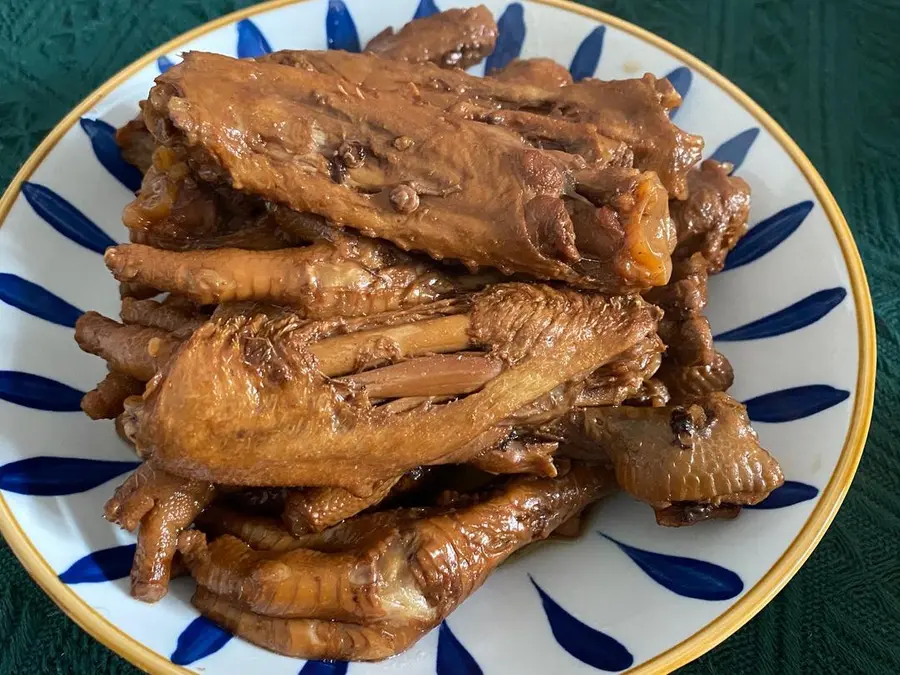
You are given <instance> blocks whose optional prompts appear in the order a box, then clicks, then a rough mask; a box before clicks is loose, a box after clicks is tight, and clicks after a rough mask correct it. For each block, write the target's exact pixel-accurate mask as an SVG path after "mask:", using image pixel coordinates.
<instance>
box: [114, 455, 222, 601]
mask: <svg viewBox="0 0 900 675" xmlns="http://www.w3.org/2000/svg"><path fill="white" fill-rule="evenodd" d="M214 495H215V487H214V486H213V485H212V484H210V483H204V482H199V481H191V480H185V479H183V478H178V477H177V476H172V475H170V474H167V473H165V472H164V471H160V470H159V469H155V468H153V467H152V466H150V465H149V464H146V463H145V464H142V465H141V466H140V467H139V468H138V470H137V471H135V472H134V473H133V474H131V476H129V477H128V478H127V479H126V480H125V482H124V483H123V484H122V485H120V486H119V487H118V488H117V489H116V492H115V494H114V495H113V496H112V498H111V499H110V500H109V501H108V502H107V503H106V506H105V507H104V516H105V517H106V519H107V520H109V521H111V522H114V523H116V524H118V525H120V526H121V527H123V528H124V529H126V530H128V531H129V532H133V531H134V530H135V529H137V528H138V527H140V531H139V532H138V542H137V551H136V552H135V554H134V562H133V564H132V567H131V595H132V596H134V597H135V598H137V599H138V600H143V601H144V602H156V601H157V600H159V599H161V598H162V597H163V596H165V594H166V593H167V592H168V590H169V578H170V575H171V571H172V558H173V557H174V555H175V550H176V547H177V544H178V535H179V534H180V533H181V531H182V530H183V529H184V528H186V527H188V526H189V525H190V524H191V523H192V522H193V521H194V518H196V517H197V515H198V514H199V513H200V512H201V511H202V510H203V509H204V508H205V507H206V505H207V504H209V502H210V501H212V498H213V496H214Z"/></svg>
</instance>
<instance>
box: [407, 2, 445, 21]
mask: <svg viewBox="0 0 900 675" xmlns="http://www.w3.org/2000/svg"><path fill="white" fill-rule="evenodd" d="M440 11H441V10H440V9H438V6H437V5H435V4H434V0H422V1H421V2H420V3H419V6H418V7H416V13H415V14H413V19H424V18H425V17H426V16H431V15H432V14H437V13H438V12H440Z"/></svg>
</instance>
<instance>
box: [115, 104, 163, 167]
mask: <svg viewBox="0 0 900 675" xmlns="http://www.w3.org/2000/svg"><path fill="white" fill-rule="evenodd" d="M116 144H117V145H118V146H119V150H120V152H121V153H122V159H124V160H125V161H126V162H128V163H129V164H132V165H134V166H136V167H137V168H138V169H140V170H141V173H146V172H147V169H149V168H150V164H151V163H152V157H153V150H154V149H155V148H156V140H155V139H154V138H153V136H152V134H151V133H150V132H149V131H148V130H147V125H146V124H144V117H143V115H138V116H137V117H136V118H135V119H133V120H131V121H130V122H127V123H126V124H125V125H124V126H122V127H120V128H119V129H117V130H116Z"/></svg>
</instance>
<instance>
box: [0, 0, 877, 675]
mask: <svg viewBox="0 0 900 675" xmlns="http://www.w3.org/2000/svg"><path fill="white" fill-rule="evenodd" d="M439 4H440V7H441V8H442V9H446V8H448V7H450V6H456V5H465V4H469V3H466V2H451V1H450V0H439ZM486 4H487V5H488V6H489V7H490V9H491V10H492V11H493V12H494V14H495V16H497V17H498V18H499V23H500V26H501V38H500V46H499V47H498V52H497V54H498V55H497V56H495V57H492V58H494V59H496V60H495V62H494V65H500V64H502V62H503V60H504V59H510V58H513V57H514V56H516V55H521V56H522V57H532V56H549V57H552V58H554V59H556V60H557V61H559V62H560V63H563V64H571V65H572V69H573V73H575V74H576V75H579V76H586V75H595V76H597V77H600V78H604V79H611V78H624V77H632V76H636V75H638V76H639V75H640V74H642V73H643V72H645V71H647V72H651V73H654V74H656V75H660V76H665V75H668V76H669V77H670V78H671V79H672V81H673V83H674V84H675V86H676V88H678V89H679V90H680V91H681V92H682V93H683V94H684V96H685V102H684V105H683V106H682V107H681V108H680V109H679V110H678V111H677V118H676V121H677V123H678V124H679V125H681V126H682V127H684V128H685V129H686V130H688V131H690V132H692V133H698V134H702V135H703V136H704V137H705V139H706V143H707V152H706V156H707V157H708V156H717V157H719V158H722V159H727V160H729V161H732V162H734V164H735V165H736V167H737V172H738V173H739V174H740V175H741V176H742V177H744V178H745V179H747V180H748V181H749V182H750V184H751V185H752V187H753V208H752V219H751V220H752V225H753V229H751V231H750V234H748V235H747V237H746V238H745V239H744V240H743V241H742V242H741V243H740V245H739V246H738V248H737V249H735V251H734V252H733V253H732V254H731V257H730V258H729V262H728V269H727V270H726V271H725V272H723V273H722V274H720V275H719V276H717V277H715V278H714V279H713V280H712V281H711V283H710V304H709V318H710V321H711V323H712V326H713V332H714V333H715V334H716V335H718V345H719V347H720V349H722V350H723V351H724V352H725V354H726V355H727V356H728V358H729V359H730V360H731V362H732V364H733V365H734V368H735V372H736V382H735V386H734V389H733V391H732V393H733V394H734V396H735V397H737V398H738V399H740V400H742V401H745V402H746V403H747V404H748V407H749V410H750V415H751V417H752V418H753V419H754V422H755V427H756V429H757V430H758V431H759V435H760V437H761V439H762V442H763V444H764V445H765V447H767V448H769V449H770V450H771V451H772V452H773V453H774V454H775V455H776V456H777V458H778V459H779V461H780V462H781V464H782V466H783V468H784V472H785V474H786V476H787V480H788V482H787V483H786V484H785V486H784V487H783V488H781V489H780V490H779V491H777V492H776V493H774V494H773V495H772V496H771V497H770V498H769V499H768V500H767V501H766V502H765V503H764V504H763V506H765V507H768V508H759V509H753V510H750V509H748V510H745V512H744V513H743V515H742V516H741V517H740V518H739V519H738V520H737V521H735V522H711V523H706V524H703V525H701V526H697V527H693V528H686V529H677V530H671V529H665V528H659V527H657V526H656V524H655V522H654V518H653V514H652V512H651V511H650V509H648V508H647V507H646V506H643V505H641V504H638V503H635V502H633V501H631V500H630V499H629V498H627V497H624V496H621V497H616V498H614V499H611V500H609V501H607V502H605V503H604V504H603V505H602V506H601V507H600V508H599V509H597V511H596V512H595V513H594V516H593V519H592V522H591V523H590V527H588V528H587V533H586V534H585V535H584V537H583V538H581V539H580V540H578V541H577V542H575V543H557V542H550V543H547V544H544V545H541V546H539V547H534V548H533V549H532V550H530V551H529V552H528V553H526V554H525V555H522V556H519V557H517V558H516V559H515V560H513V561H512V562H510V563H508V564H506V565H504V566H503V567H502V568H501V569H499V570H498V571H497V572H496V573H495V574H494V575H493V576H492V577H491V578H490V580H489V581H488V583H487V584H486V585H485V586H484V587H483V588H482V589H481V590H479V591H478V592H477V593H475V595H474V596H472V597H471V598H470V599H469V600H468V601H466V602H465V603H464V604H463V605H462V606H461V607H460V608H459V609H458V610H457V611H456V612H455V613H454V614H453V615H452V616H451V617H450V618H449V619H448V620H447V622H446V623H445V624H444V625H442V627H441V628H440V629H439V630H436V631H434V632H433V633H432V634H430V635H428V636H427V637H425V638H424V639H423V640H422V641H421V642H420V643H419V644H418V645H416V646H415V647H414V648H413V649H412V650H410V651H409V652H408V653H406V654H403V655H402V656H400V657H397V658H396V659H393V660H391V661H388V662H386V663H381V664H350V665H349V672H350V673H352V674H353V675H363V674H364V673H387V672H403V673H411V674H420V673H421V674H425V673H435V672H437V673H439V675H451V674H452V675H456V674H461V673H466V674H469V673H481V672H484V673H488V674H495V673H496V674H504V673H517V674H519V675H527V674H530V673H563V672H565V673H569V672H573V673H575V672H585V673H589V672H593V671H595V670H598V669H599V670H601V671H603V670H605V671H619V670H624V669H628V668H632V667H637V668H638V670H641V669H642V667H643V669H645V670H653V671H658V670H668V669H671V668H674V667H676V666H678V665H680V664H682V663H684V662H686V661H688V660H689V659H691V658H694V657H696V656H698V655H699V654H701V653H703V652H704V651H706V650H707V649H709V648H711V647H712V646H713V645H715V644H716V643H717V642H719V641H721V640H722V639H724V638H725V637H726V636H727V635H729V634H730V633H731V632H733V631H734V630H736V629H737V628H738V627H739V626H740V625H741V624H743V623H744V622H745V621H746V620H748V619H749V618H750V617H751V616H752V615H753V614H754V613H755V612H757V611H758V610H759V609H760V608H761V607H762V606H763V605H764V604H765V603H766V602H767V601H768V600H769V599H771V597H772V596H773V595H774V594H775V593H776V592H777V591H778V590H779V589H780V588H781V586H782V585H783V584H784V583H786V582H787V580H788V579H789V578H790V576H791V575H792V574H793V573H794V572H795V571H796V570H797V568H798V567H799V566H800V565H801V564H802V562H803V561H804V560H805V559H806V557H807V556H808V555H809V553H810V552H811V551H812V549H813V547H814V546H815V544H816V543H817V542H818V540H819V538H820V537H821V535H822V534H823V532H824V531H825V529H826V527H827V526H828V523H829V522H830V520H831V518H832V517H833V516H834V513H835V512H836V510H837V508H838V506H839V505H840V502H841V500H842V498H843V496H844V494H845V492H846V490H847V488H848V487H849V484H850V481H851V479H852V477H853V473H854V471H855V468H856V464H857V462H858V461H859V457H860V454H861V452H862V448H863V444H864V440H865V434H866V431H867V427H868V422H869V417H870V413H871V405H872V396H873V386H874V370H875V368H874V360H875V345H874V329H873V318H872V309H871V303H870V299H869V295H868V290H867V287H866V282H865V277H864V273H863V270H862V266H861V263H860V260H859V257H858V254H857V252H856V248H855V246H854V244H853V241H852V238H851V236H850V233H849V230H848V229H847V225H846V223H845V222H844V219H843V217H842V216H841V214H840V211H839V210H838V208H837V205H836V204H835V202H834V199H833V198H832V196H831V194H830V193H829V192H828V190H827V188H826V187H825V185H824V184H823V183H822V180H821V178H820V177H819V175H818V174H817V173H816V171H815V169H813V167H812V166H811V164H810V163H809V161H808V160H807V159H806V158H805V157H804V156H803V154H802V153H801V152H800V150H799V149H798V148H797V147H796V145H795V144H794V143H793V142H792V141H791V140H790V139H789V138H788V137H787V135H786V134H785V133H784V132H783V131H782V130H781V129H780V128H779V127H778V126H777V125H776V124H775V123H774V122H773V121H772V120H771V118H769V117H768V116H767V115H766V114H765V113H764V112H763V111H762V110H761V109H760V108H759V107H758V106H756V105H755V104H754V103H752V101H750V100H749V99H748V98H747V97H746V96H745V95H744V94H742V93H741V92H740V91H738V90H737V89H736V88H735V87H734V86H733V85H731V84H730V83H729V82H727V81H726V80H725V79H724V78H722V77H721V76H720V75H718V74H717V73H715V72H714V71H712V70H711V69H710V68H709V67H708V66H705V65H704V64H702V63H700V62H699V61H697V60H696V59H694V58H693V57H691V56H689V55H688V54H686V53H684V52H683V51H681V50H679V49H677V48H676V47H673V46H672V45H670V44H668V43H666V42H665V41H663V40H661V39H660V38H657V37H655V36H653V35H651V34H649V33H647V32H645V31H642V30H640V29H638V28H636V27H634V26H631V25H629V24H626V23H624V22H622V21H620V20H618V19H614V18H613V17H609V16H606V15H602V14H600V13H598V12H594V11H592V10H588V9H585V8H582V7H578V6H575V5H571V4H564V3H563V2H559V1H558V0H552V1H544V2H521V3H519V2H514V3H509V2H508V0H486ZM434 9H435V7H434V4H433V3H432V2H430V1H429V0H422V1H421V2H419V0H391V1H389V2H388V1H381V2H373V1H371V0H344V2H341V1H340V0H331V2H325V1H324V0H308V1H307V2H300V3H297V4H290V3H289V2H284V1H281V0H278V1H276V2H275V3H270V4H268V5H261V6H259V7H255V8H251V9H249V10H245V11H243V12H240V13H238V14H235V15H232V16H229V17H224V18H223V19H220V20H218V21H216V22H213V23H211V24H208V25H206V26H203V27H201V28H199V29H197V30H195V31H193V32H191V33H189V34H187V35H185V36H182V37H180V38H178V39H176V40H174V41H173V42H171V43H170V44H168V45H164V46H163V47H161V48H160V49H159V50H156V51H155V52H153V53H151V54H148V55H147V56H146V57H145V58H143V59H141V60H140V61H139V62H137V63H135V64H134V65H132V66H131V67H129V68H127V69H126V70H124V71H123V72H122V73H120V74H119V75H117V76H116V77H114V78H113V79H112V80H110V82H108V83H107V84H106V85H104V86H103V87H101V88H100V89H99V90H98V91H96V92H94V93H93V94H92V95H91V96H90V97H89V98H88V99H87V100H86V101H85V102H84V103H83V104H82V105H80V106H79V107H78V108H77V109H76V110H74V111H73V112H72V113H71V114H70V115H69V116H68V117H66V119H64V120H63V122H61V123H60V125H59V126H58V127H57V128H56V129H55V130H54V131H53V132H52V133H51V134H50V136H49V137H48V138H47V139H46V140H45V141H44V143H43V144H42V145H41V146H40V147H39V148H38V150H37V151H36V152H35V154H34V155H33V156H32V158H31V159H30V160H29V161H28V162H27V163H26V165H25V166H24V168H23V169H22V171H21V172H20V173H19V175H18V176H17V177H16V179H15V180H14V181H13V184H12V185H11V187H10V188H9V189H8V190H7V192H6V194H5V196H4V197H3V201H2V202H0V218H2V219H3V227H2V228H0V299H2V300H3V302H2V303H0V346H2V348H0V489H2V491H3V492H2V502H0V511H2V514H0V516H2V530H3V534H4V535H5V536H6V538H7V540H8V541H9V542H10V544H11V545H12V547H13V549H14V550H15V551H16V553H17V554H18V556H19V557H20V559H21V560H22V562H23V563H24V564H25V566H26V567H27V568H28V569H29V571H30V572H31V574H32V575H33V576H34V577H35V578H36V579H37V580H38V582H39V583H41V585H42V586H43V587H44V588H45V590H46V591H47V592H48V593H49V594H50V595H51V596H52V597H53V598H54V599H55V600H56V601H57V602H58V603H59V604H60V605H61V606H62V607H63V608H64V609H65V610H66V611H67V612H68V613H69V614H70V615H71V616H72V617H73V618H74V619H75V620H76V621H78V622H79V623H80V624H81V625H82V626H84V627H85V628H86V629H87V630H89V631H90V632H91V633H92V634H93V635H95V636H96V637H97V638H98V639H100V640H102V641H103V642H104V643H105V644H107V645H109V646H110V647H112V648H113V649H115V650H117V651H118V652H120V653H121V654H123V655H124V656H125V657H126V658H128V659H130V660H131V661H133V662H134V663H136V664H138V665H139V666H141V667H143V668H145V669H148V670H151V671H154V672H167V673H168V672H186V671H184V669H183V668H182V666H184V667H186V668H187V669H189V670H195V671H204V672H214V673H241V674H244V673H247V672H249V671H251V670H252V671H253V672H262V673H267V674H269V675H282V674H287V673H291V674H295V673H297V672H298V671H299V672H302V673H305V674H307V675H310V674H311V673H343V672H347V670H348V666H347V664H342V663H322V662H309V663H306V664H304V663H303V662H302V661H297V660H292V659H288V658H285V657H281V656H276V655H274V654H270V653H268V652H266V651H263V650H261V649H258V648H256V647H253V646H251V645H249V644H246V643H244V642H242V641H240V640H238V639H232V638H231V637H230V636H229V635H228V634H227V633H225V632H224V631H222V630H220V629H218V628H216V627H214V626H213V625H212V624H210V623H209V622H208V621H206V620H205V619H201V618H198V616H197V612H196V611H195V610H194V609H193V608H192V607H191V605H190V603H189V598H190V594H191V592H192V588H191V582H190V581H188V580H178V581H176V582H175V583H174V584H173V591H172V592H171V593H170V594H169V596H168V597H166V598H165V599H164V600H163V601H162V602H160V603H158V604H156V605H145V604H142V603H140V602H138V601H136V600H133V599H132V598H131V597H129V594H128V579H127V574H128V569H129V567H130V564H131V553H132V551H133V549H134V539H133V537H132V536H131V535H129V534H126V533H124V532H122V531H120V530H119V529H117V528H116V527H114V526H112V525H110V524H108V523H106V522H105V521H104V520H103V519H102V518H101V517H100V513H101V509H102V505H103V503H104V501H105V500H106V499H107V497H108V496H109V495H110V493H111V492H112V490H113V488H114V487H115V485H116V484H117V483H118V482H119V481H120V480H121V476H122V474H124V473H126V472H127V471H129V470H131V469H132V468H133V467H134V466H135V462H134V457H133V455H132V454H131V453H130V451H129V449H128V448H126V447H125V446H124V445H123V444H122V443H121V442H120V441H119V440H118V438H117V437H116V434H115V432H114V430H113V426H112V424H111V423H99V422H92V421H90V420H89V419H87V417H85V416H84V415H83V414H81V413H80V412H79V410H78V403H79V399H80V396H81V392H83V391H87V390H89V389H90V388H92V387H93V386H94V384H95V383H96V382H97V381H98V380H100V379H101V378H102V376H103V374H104V367H103V364H102V362H101V361H100V360H99V359H96V358H94V357H91V356H88V355H85V354H82V353H81V352H80V351H79V350H78V348H77V347H76V345H75V342H74V341H73V339H72V325H73V323H74V321H75V319H76V318H77V316H78V315H79V314H80V311H81V310H84V309H96V310H99V311H101V312H103V313H104V314H107V315H109V316H116V315H117V312H118V293H117V287H116V284H115V283H114V281H113V279H112V277H111V276H110V275H109V274H108V272H107V271H106V269H105V267H104V266H103V264H102V261H101V258H100V253H101V252H102V251H103V249H104V248H105V246H107V245H108V244H111V243H113V242H118V241H125V240H126V233H125V228H124V227H123V226H122V225H121V224H120V214H121V211H122V207H124V206H125V204H126V203H127V202H128V201H129V200H130V198H131V190H133V189H135V188H136V186H137V185H138V183H139V176H138V175H137V173H136V171H135V170H134V169H131V168H130V167H128V166H127V165H125V164H124V163H123V162H122V161H121V159H120V158H119V156H118V153H117V150H116V149H115V145H114V143H113V140H112V137H111V133H112V130H113V127H115V126H118V125H121V124H122V123H124V122H125V121H127V120H128V119H130V118H131V117H133V116H134V115H135V112H136V110H137V103H138V101H139V100H140V99H141V98H142V97H143V96H145V95H146V93H147V91H148V90H149V88H150V87H151V85H152V83H153V79H154V78H155V77H156V76H157V75H158V74H159V72H160V69H164V68H166V67H167V66H168V65H171V63H172V62H175V61H177V60H178V58H179V53H180V52H182V51H184V50H188V49H199V50H208V51H214V52H221V53H224V54H230V55H239V56H252V55H256V54H258V53H260V52H261V51H264V50H268V49H283V48H295V49H296V48H309V49H323V48H325V47H326V46H331V47H335V48H345V49H352V48H354V47H358V45H359V44H360V43H361V44H365V42H366V41H368V40H369V39H370V38H371V37H372V36H374V35H375V34H376V33H378V32H379V31H381V30H382V29H383V28H384V27H385V26H388V25H394V26H399V25H401V24H403V23H405V22H406V21H408V20H409V19H411V18H412V17H413V16H414V14H416V13H417V12H418V13H419V14H422V13H428V12H430V11H433V10H434ZM475 70H476V71H478V72H479V73H480V72H483V66H479V67H478V68H476V69H475ZM110 125H111V126H110ZM798 630H799V629H798Z"/></svg>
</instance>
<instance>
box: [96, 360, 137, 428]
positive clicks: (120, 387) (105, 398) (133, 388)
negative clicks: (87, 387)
mask: <svg viewBox="0 0 900 675" xmlns="http://www.w3.org/2000/svg"><path fill="white" fill-rule="evenodd" d="M143 391H144V382H143V381H141V380H137V379H135V378H133V377H131V376H130V375H125V374H123V373H119V372H116V371H115V370H111V371H109V372H108V373H107V374H106V377H104V378H103V380H101V382H100V383H99V384H98V385H97V386H96V387H95V388H94V389H92V390H91V391H89V392H88V393H87V394H85V395H84V397H83V398H82V399H81V409H82V410H83V411H84V412H85V414H86V415H87V416H88V417H90V418H91V419H92V420H100V419H113V418H115V417H117V416H119V415H121V414H122V412H123V411H124V410H125V399H126V398H128V397H129V396H137V395H140V394H141V393H143Z"/></svg>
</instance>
